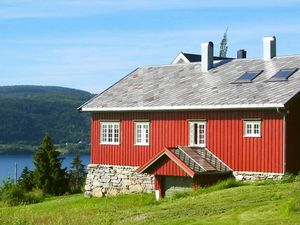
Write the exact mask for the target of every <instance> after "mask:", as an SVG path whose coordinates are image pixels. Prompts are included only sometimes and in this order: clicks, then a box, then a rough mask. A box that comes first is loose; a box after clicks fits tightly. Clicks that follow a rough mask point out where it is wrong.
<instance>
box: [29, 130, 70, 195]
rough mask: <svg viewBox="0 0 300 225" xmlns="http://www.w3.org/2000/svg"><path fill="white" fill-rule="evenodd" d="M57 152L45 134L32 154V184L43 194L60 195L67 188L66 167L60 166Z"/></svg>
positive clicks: (60, 159) (60, 160) (60, 161)
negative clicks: (33, 166) (33, 154)
mask: <svg viewBox="0 0 300 225" xmlns="http://www.w3.org/2000/svg"><path fill="white" fill-rule="evenodd" d="M59 154H60V153H59V152H57V151H56V150H55V149H54V146H53V144H52V141H51V138H50V136H49V135H48V134H46V135H45V137H44V139H43V141H42V143H41V145H40V147H39V149H38V151H37V152H36V154H35V156H34V165H35V170H34V184H35V186H36V187H37V188H40V189H42V191H43V192H44V193H45V194H52V195H60V194H64V193H65V192H66V191H67V190H68V180H67V176H66V175H67V174H66V168H64V169H62V168H61V163H62V160H63V159H62V158H60V157H59Z"/></svg>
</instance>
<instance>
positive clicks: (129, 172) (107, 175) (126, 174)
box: [85, 164, 154, 197]
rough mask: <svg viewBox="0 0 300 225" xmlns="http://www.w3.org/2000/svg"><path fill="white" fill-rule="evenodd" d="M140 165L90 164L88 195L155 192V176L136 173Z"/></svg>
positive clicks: (87, 183) (87, 181)
mask: <svg viewBox="0 0 300 225" xmlns="http://www.w3.org/2000/svg"><path fill="white" fill-rule="evenodd" d="M137 168H138V167H132V166H116V165H98V164H90V165H89V166H88V174H87V179H86V185H85V196H86V197H92V196H95V197H102V196H111V195H117V194H129V193H152V192H154V176H153V175H148V174H140V173H136V172H135V170H136V169H137Z"/></svg>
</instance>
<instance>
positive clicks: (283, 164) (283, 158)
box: [276, 107, 289, 174]
mask: <svg viewBox="0 0 300 225" xmlns="http://www.w3.org/2000/svg"><path fill="white" fill-rule="evenodd" d="M276 111H277V113H279V114H280V115H282V120H283V125H282V129H283V132H282V134H283V137H282V138H283V141H282V173H283V174H285V171H286V162H285V160H286V115H287V114H288V113H289V111H287V110H283V111H280V109H279V107H277V108H276Z"/></svg>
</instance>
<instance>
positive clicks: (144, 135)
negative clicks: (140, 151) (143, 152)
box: [134, 121, 150, 146]
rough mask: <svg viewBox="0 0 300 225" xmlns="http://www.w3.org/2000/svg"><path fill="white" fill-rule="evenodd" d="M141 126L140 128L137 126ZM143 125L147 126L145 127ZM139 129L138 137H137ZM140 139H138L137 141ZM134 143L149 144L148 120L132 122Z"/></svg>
mask: <svg viewBox="0 0 300 225" xmlns="http://www.w3.org/2000/svg"><path fill="white" fill-rule="evenodd" d="M139 126H141V128H139ZM145 126H146V127H147V128H145ZM139 129H141V130H140V135H141V136H140V138H139V137H138V134H139ZM139 139H140V141H138V140H139ZM134 144H135V145H142V146H148V145H149V144H150V122H145V121H136V122H135V124H134Z"/></svg>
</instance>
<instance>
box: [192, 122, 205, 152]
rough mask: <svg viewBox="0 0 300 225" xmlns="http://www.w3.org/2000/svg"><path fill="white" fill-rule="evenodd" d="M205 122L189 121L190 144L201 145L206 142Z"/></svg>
mask: <svg viewBox="0 0 300 225" xmlns="http://www.w3.org/2000/svg"><path fill="white" fill-rule="evenodd" d="M205 124H206V123H205V122H197V121H195V122H190V126H189V127H190V145H191V146H202V147H204V146H205V144H206V125H205Z"/></svg>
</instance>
